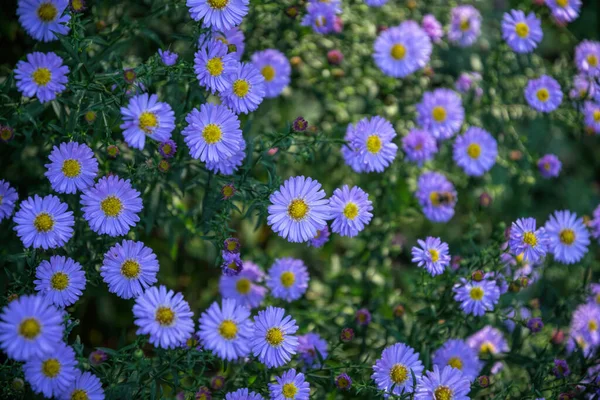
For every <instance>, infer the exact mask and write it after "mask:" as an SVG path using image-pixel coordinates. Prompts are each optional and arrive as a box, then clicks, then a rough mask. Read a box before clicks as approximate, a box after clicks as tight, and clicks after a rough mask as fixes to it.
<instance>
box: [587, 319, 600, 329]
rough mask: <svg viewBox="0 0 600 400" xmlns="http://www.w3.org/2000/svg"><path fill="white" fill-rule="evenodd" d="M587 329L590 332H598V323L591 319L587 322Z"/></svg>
mask: <svg viewBox="0 0 600 400" xmlns="http://www.w3.org/2000/svg"><path fill="white" fill-rule="evenodd" d="M588 329H589V330H590V331H592V332H596V331H597V330H598V322H596V321H595V320H593V319H592V320H590V322H588Z"/></svg>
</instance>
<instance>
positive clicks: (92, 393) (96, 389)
mask: <svg viewBox="0 0 600 400" xmlns="http://www.w3.org/2000/svg"><path fill="white" fill-rule="evenodd" d="M59 399H60V400H104V389H102V382H100V379H98V377H97V376H96V375H94V374H92V373H91V372H83V373H81V372H79V371H78V370H77V371H76V373H75V380H73V381H72V382H70V384H69V386H68V387H67V389H66V390H65V391H64V392H63V393H62V394H61V395H59Z"/></svg>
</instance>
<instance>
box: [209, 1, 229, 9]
mask: <svg viewBox="0 0 600 400" xmlns="http://www.w3.org/2000/svg"><path fill="white" fill-rule="evenodd" d="M207 2H208V5H209V6H211V7H212V8H214V9H216V10H222V9H224V8H225V7H226V6H227V4H228V3H229V0H208V1H207Z"/></svg>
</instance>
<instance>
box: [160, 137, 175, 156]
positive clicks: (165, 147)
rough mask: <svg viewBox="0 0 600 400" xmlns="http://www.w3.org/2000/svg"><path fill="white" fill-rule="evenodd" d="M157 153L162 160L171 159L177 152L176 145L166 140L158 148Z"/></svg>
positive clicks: (170, 140)
mask: <svg viewBox="0 0 600 400" xmlns="http://www.w3.org/2000/svg"><path fill="white" fill-rule="evenodd" d="M158 152H159V153H160V155H161V156H163V157H164V158H173V157H174V156H175V153H176V152H177V143H175V142H174V141H173V140H172V139H169V140H166V141H164V142H162V143H161V144H160V145H159V146H158Z"/></svg>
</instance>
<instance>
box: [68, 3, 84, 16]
mask: <svg viewBox="0 0 600 400" xmlns="http://www.w3.org/2000/svg"><path fill="white" fill-rule="evenodd" d="M85 5H86V4H85V0H70V1H69V8H70V9H71V10H72V11H73V12H76V13H82V12H84V11H85V9H86V7H85Z"/></svg>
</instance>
